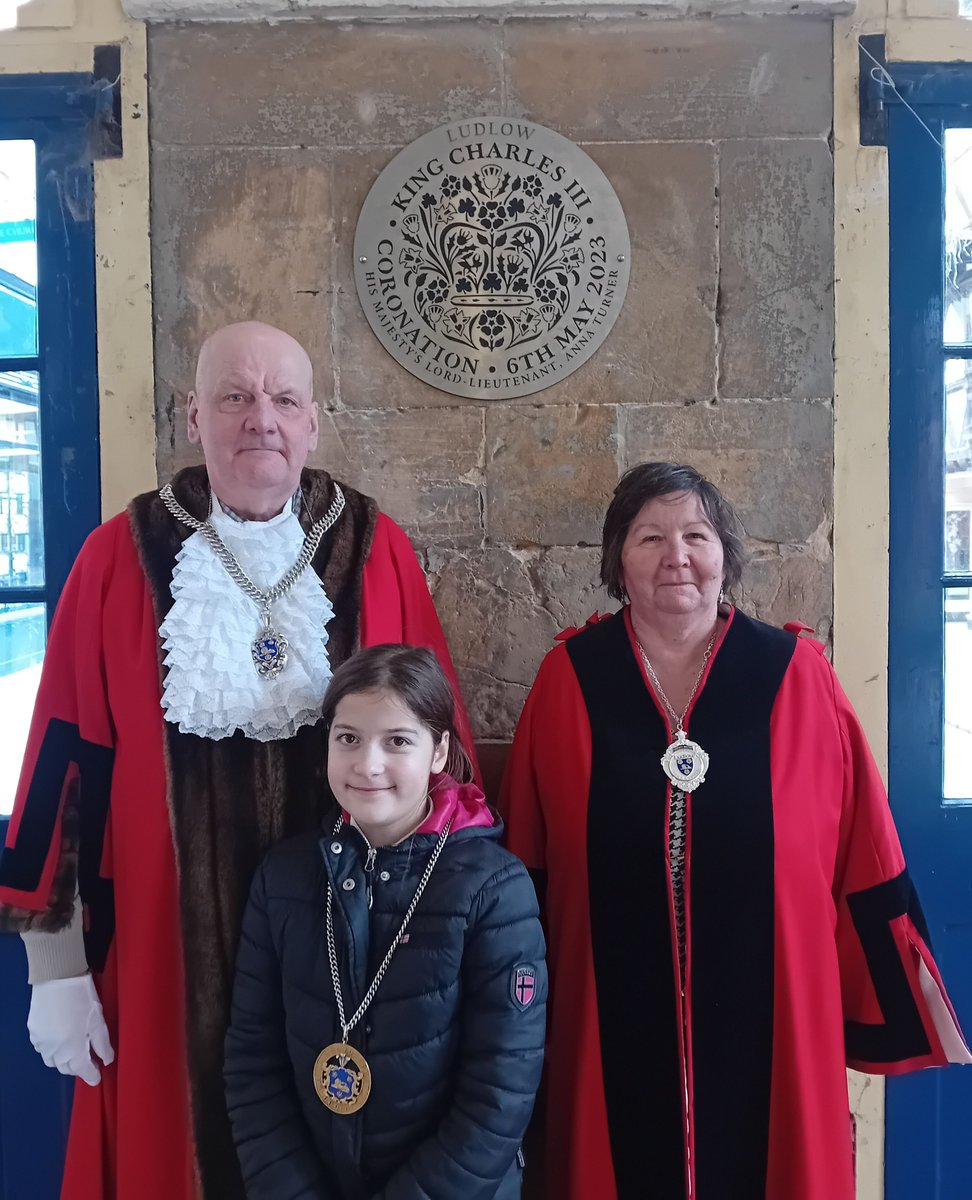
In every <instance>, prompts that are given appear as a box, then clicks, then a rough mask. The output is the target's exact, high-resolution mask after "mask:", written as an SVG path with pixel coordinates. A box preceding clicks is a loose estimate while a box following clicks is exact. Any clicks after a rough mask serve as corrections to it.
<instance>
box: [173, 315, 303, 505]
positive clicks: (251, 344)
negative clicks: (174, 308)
mask: <svg viewBox="0 0 972 1200" xmlns="http://www.w3.org/2000/svg"><path fill="white" fill-rule="evenodd" d="M188 434H189V441H190V442H192V443H193V444H196V443H199V444H201V445H202V448H203V454H204V455H205V457H206V468H207V470H208V472H209V481H210V483H211V485H212V488H213V491H214V492H215V493H216V495H217V496H218V497H219V499H220V500H222V501H223V503H224V504H227V505H229V507H230V508H232V509H233V510H234V511H235V512H236V513H238V514H239V515H240V516H241V517H246V518H249V519H253V520H261V519H262V520H265V519H268V518H269V517H272V516H275V515H276V514H277V513H279V512H280V511H281V509H282V508H283V506H284V505H285V504H286V502H287V499H288V498H289V497H290V496H292V495H293V493H294V491H295V490H296V488H297V485H298V483H299V481H300V472H301V470H302V469H303V467H304V464H305V463H306V461H307V456H308V454H309V453H310V452H311V450H313V449H314V447H315V446H316V445H317V405H316V404H315V403H314V398H313V373H312V369H311V364H310V360H309V359H308V357H307V355H306V353H305V352H304V350H303V349H302V348H301V347H300V345H299V344H298V343H297V342H296V341H294V339H293V338H292V337H290V336H289V334H286V333H284V332H283V331H282V330H279V329H274V328H272V327H271V326H269V325H261V324H258V323H256V322H246V323H244V324H240V325H230V326H228V327H227V328H225V329H221V330H219V331H218V332H217V333H215V334H213V336H212V337H211V338H209V339H208V341H207V342H206V343H205V345H204V346H203V348H202V351H201V352H200V355H199V363H198V366H197V369H196V388H195V391H193V392H190V394H189V413H188Z"/></svg>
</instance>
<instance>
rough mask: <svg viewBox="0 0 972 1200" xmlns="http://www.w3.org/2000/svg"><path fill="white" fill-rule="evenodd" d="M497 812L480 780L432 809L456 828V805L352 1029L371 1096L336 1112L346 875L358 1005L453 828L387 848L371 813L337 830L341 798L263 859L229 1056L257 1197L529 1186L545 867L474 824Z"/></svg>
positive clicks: (348, 948)
mask: <svg viewBox="0 0 972 1200" xmlns="http://www.w3.org/2000/svg"><path fill="white" fill-rule="evenodd" d="M450 783H451V781H450ZM488 812H489V810H487V809H486V808H485V806H484V804H483V801H482V798H481V796H480V794H479V793H478V791H477V790H476V789H475V788H472V787H471V785H464V786H461V787H460V786H457V785H455V784H452V785H451V786H450V787H447V788H443V789H440V790H439V791H437V793H436V803H435V812H434V815H433V817H432V819H431V820H432V823H433V825H434V826H435V828H441V827H442V825H444V822H445V820H446V819H447V817H448V816H449V815H450V814H451V815H452V816H453V830H452V832H450V834H449V837H448V839H447V841H446V844H445V847H444V848H443V851H442V854H441V856H440V858H439V860H438V863H437V864H436V866H435V869H434V871H433V872H432V876H431V878H430V880H429V883H428V886H427V887H426V889H425V892H424V893H423V895H422V898H421V900H420V902H419V905H418V907H417V909H416V910H415V914H414V915H413V917H412V919H411V922H410V923H409V927H408V939H407V941H405V942H404V943H403V944H402V945H400V946H399V948H398V949H397V951H396V952H395V955H394V957H393V958H392V961H391V964H390V966H389V968H388V971H387V974H386V975H385V977H384V979H383V980H382V983H381V986H380V987H379V988H378V992H377V994H376V996H375V998H374V1000H373V1001H372V1003H371V1006H370V1007H369V1009H368V1011H367V1013H366V1015H365V1016H364V1017H363V1018H362V1020H361V1022H360V1024H358V1025H356V1026H355V1028H354V1029H353V1030H352V1031H351V1034H350V1036H349V1039H348V1040H349V1041H350V1042H351V1044H352V1045H354V1046H356V1047H357V1048H358V1049H359V1050H360V1051H361V1052H362V1053H363V1054H364V1056H365V1057H366V1059H367V1062H368V1065H369V1066H370V1068H371V1073H372V1090H371V1095H370V1098H369V1099H368V1101H367V1103H366V1104H365V1106H364V1107H363V1108H361V1109H359V1110H358V1112H357V1113H354V1114H341V1115H336V1114H332V1113H331V1112H330V1111H329V1110H328V1109H326V1108H325V1107H324V1105H323V1104H322V1103H321V1101H320V1100H319V1099H318V1097H317V1093H316V1091H315V1089H314V1081H313V1067H314V1063H315V1060H316V1059H317V1056H318V1054H319V1053H320V1051H321V1050H322V1049H323V1048H324V1047H325V1046H327V1045H329V1044H330V1043H332V1042H339V1041H340V1040H341V1029H340V1024H339V1021H338V1015H337V1006H336V1004H335V1000H334V988H333V984H332V982H331V975H330V969H329V966H328V957H327V945H326V941H325V931H324V913H325V896H326V886H327V881H328V880H330V882H331V886H332V888H333V896H334V900H333V911H334V932H335V941H336V945H337V953H338V962H339V963H340V964H341V982H342V987H343V991H344V1005H345V1013H346V1014H347V1015H348V1016H350V1014H352V1013H353V1012H354V1011H355V1009H356V1008H357V1006H358V1004H359V1003H360V1001H361V999H362V997H363V996H364V993H365V991H366V990H367V988H368V986H369V985H370V983H371V981H372V979H373V978H374V975H375V972H376V970H377V969H378V966H379V965H380V963H381V960H382V958H383V957H384V955H385V953H386V951H387V949H388V947H389V945H390V944H391V941H392V939H393V938H394V936H395V934H396V933H397V932H398V929H399V927H400V925H401V920H402V916H403V915H404V912H405V909H406V908H407V906H408V904H409V902H410V901H411V899H412V897H413V895H414V894H415V890H416V888H417V886H418V883H419V880H420V879H421V876H422V873H423V872H424V870H425V867H426V865H427V864H428V861H429V857H430V855H431V853H432V850H433V848H434V847H435V844H436V841H437V840H438V839H437V834H436V833H435V832H428V833H426V832H420V833H416V834H414V835H413V836H412V837H411V838H409V839H407V840H406V841H405V842H403V843H402V844H400V845H398V846H390V847H382V848H380V849H378V850H377V852H376V853H375V854H374V856H373V861H371V862H370V863H369V856H368V846H367V843H366V842H365V839H364V838H363V837H362V835H361V834H360V833H359V832H358V831H357V830H355V829H353V828H352V827H351V826H349V825H344V826H342V828H341V829H340V830H339V831H338V832H337V833H332V830H333V828H334V824H335V821H336V819H337V817H338V815H339V810H337V809H335V810H334V813H333V814H332V815H331V816H330V817H329V818H328V821H327V822H326V823H325V826H324V833H323V835H322V836H318V835H314V834H312V835H308V836H303V837H298V838H293V839H290V840H288V841H285V842H281V843H280V844H279V845H277V846H276V847H274V849H273V850H271V852H270V854H269V855H268V856H267V858H266V859H265V861H264V863H263V865H262V866H261V867H260V870H259V871H258V872H257V875H256V878H255V879H254V882H253V887H252V891H251V894H250V900H249V905H248V908H247V911H246V915H245V917H244V921H243V932H242V937H241V942H240V948H239V954H238V957H237V969H236V982H235V988H234V994H233V1010H232V1017H231V1023H230V1029H229V1032H228V1034H227V1038H226V1069H225V1076H226V1094H227V1101H228V1106H229V1113H230V1117H231V1119H232V1122H233V1136H234V1139H235V1141H236V1146H237V1151H238V1153H239V1157H240V1162H241V1164H242V1167H243V1177H244V1179H245V1181H246V1189H247V1196H248V1197H249V1198H250V1200H515V1198H516V1197H519V1195H520V1181H521V1163H522V1158H521V1156H520V1155H519V1154H518V1151H519V1148H520V1142H521V1139H522V1137H523V1134H524V1132H525V1130H526V1127H527V1123H528V1121H529V1119H530V1114H531V1111H532V1109H533V1102H534V1096H535V1093H536V1089H537V1086H538V1084H539V1081H540V1071H541V1065H542V1060H543V1043H544V1032H545V1029H544V1027H545V1006H546V994H547V979H546V970H545V966H544V943H543V934H542V932H541V929H540V923H539V919H538V911H537V901H536V895H535V893H534V890H533V885H532V883H531V882H530V878H529V876H528V875H527V873H526V870H525V869H524V867H523V865H522V864H521V863H520V861H519V860H518V859H516V858H514V857H513V855H512V854H510V853H509V852H508V851H507V850H504V849H503V848H502V847H501V846H500V844H499V838H500V834H501V829H502V826H501V822H500V820H499V818H498V817H496V816H495V814H494V815H493V823H492V824H491V825H485V824H476V823H474V822H482V821H484V820H488V819H489V818H488V817H487V816H486V814H487V813H488ZM436 823H437V824H436ZM424 828H425V827H424V826H423V829H424ZM366 867H368V868H369V869H367V870H366ZM369 894H370V897H371V907H370V910H369ZM518 984H519V986H518ZM524 1002H526V1003H524Z"/></svg>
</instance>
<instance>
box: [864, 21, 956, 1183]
mask: <svg viewBox="0 0 972 1200" xmlns="http://www.w3.org/2000/svg"><path fill="white" fill-rule="evenodd" d="M862 40H863V41H870V42H871V49H872V51H873V50H874V49H875V45H874V43H875V41H880V39H862ZM886 71H887V73H888V75H887V78H885V79H884V85H883V86H882V84H881V81H880V78H879V79H878V81H877V82H876V85H875V80H874V79H873V78H872V64H871V63H870V61H865V58H864V56H863V55H862V71H861V82H862V87H861V99H862V122H861V126H862V141H867V140H883V138H881V137H880V136H879V137H877V138H869V135H873V134H874V132H875V129H877V131H878V133H879V134H880V128H881V126H882V125H883V127H884V134H885V136H886V144H887V146H888V162H889V183H890V294H889V303H890V361H891V379H890V446H889V451H890V470H891V478H890V495H891V512H890V518H891V523H890V529H891V545H890V564H889V583H890V613H889V619H890V623H889V648H888V650H889V652H888V665H889V682H888V688H889V694H888V720H889V728H888V733H889V747H888V748H889V785H890V794H891V805H892V808H893V811H894V815H895V820H896V822H897V825H898V829H899V832H900V834H901V839H902V842H903V844H904V850H905V855H906V858H907V859H908V862H909V867H910V869H911V873H912V875H913V877H914V878H915V880H916V882H917V885H918V890H919V893H920V894H921V897H922V901H923V905H924V908H925V912H926V916H927V917H928V923H929V930H930V933H931V937H932V940H933V942H934V943H935V949H936V952H937V958H938V962H939V965H940V966H941V969H942V972H943V974H944V977H945V981H946V984H947V986H948V988H949V992H950V995H951V998H952V1001H953V1003H954V1004H955V1007H956V1010H957V1013H958V1017H959V1020H960V1022H964V1028H965V1032H966V1035H967V1036H968V1035H969V1034H970V1032H972V870H970V863H972V796H969V795H963V794H960V792H959V794H956V788H955V787H954V786H949V787H947V786H946V780H945V776H944V764H945V737H944V731H945V718H946V691H945V666H946V645H947V643H946V637H947V633H948V631H949V628H950V626H949V624H948V622H949V621H951V620H953V619H954V618H955V617H956V611H955V610H956V601H958V600H959V599H960V593H959V590H958V589H961V588H966V587H970V586H972V572H970V571H969V568H968V566H967V565H966V566H965V569H964V571H963V570H962V565H963V562H964V561H965V560H964V558H963V556H962V555H954V554H950V552H949V550H948V547H947V541H948V536H949V529H950V528H951V529H952V533H954V534H955V536H956V537H957V536H958V535H959V534H960V533H961V532H962V531H963V530H964V525H963V524H962V522H954V521H952V522H951V523H949V522H948V521H947V520H946V500H945V498H946V486H945V485H946V474H947V471H948V468H949V467H950V466H953V465H954V462H955V461H956V460H955V458H954V454H953V451H950V450H948V449H947V446H948V440H947V437H946V417H947V415H948V408H947V401H948V399H949V398H948V397H947V395H946V367H947V364H958V365H959V367H961V364H962V363H963V362H964V361H965V360H968V359H972V344H970V342H972V338H968V337H966V338H963V339H960V341H959V342H958V344H950V343H949V342H947V341H946V340H945V332H946V330H945V313H946V295H947V286H954V285H955V283H956V277H955V275H954V271H953V273H952V275H951V277H950V278H949V277H948V276H947V272H946V238H945V206H946V165H945V153H944V146H945V143H946V135H947V134H948V132H949V131H951V130H960V129H966V128H968V129H972V66H969V65H966V64H945V65H941V64H929V63H910V64H899V63H894V64H886ZM874 74H877V75H878V76H879V77H880V72H874ZM889 80H890V81H891V82H893V87H891V86H888V84H889ZM953 267H954V264H953ZM949 369H950V370H951V368H949ZM951 373H952V376H953V377H954V375H955V372H954V371H951ZM958 374H959V375H962V374H964V371H962V370H960V371H959V372H958ZM949 388H951V384H949ZM949 436H952V435H951V434H950V435H949ZM953 450H954V447H953ZM966 524H967V522H966ZM967 549H968V547H966V550H967ZM949 654H950V656H951V651H949ZM965 688H966V689H967V690H968V694H969V695H970V696H972V670H970V671H969V677H968V678H967V680H966V682H965ZM960 752H961V753H964V750H962V751H960ZM950 753H951V751H950ZM963 772H964V767H963ZM960 791H961V790H960ZM970 1122H972V1071H970V1070H969V1068H965V1069H958V1068H952V1069H950V1070H946V1071H928V1072H922V1073H920V1074H918V1075H914V1076H910V1077H903V1078H900V1079H891V1080H889V1083H888V1092H887V1124H886V1139H885V1196H886V1198H887V1200H914V1198H915V1197H919V1196H920V1197H922V1200H954V1198H955V1197H958V1196H965V1195H968V1194H969V1180H970V1178H972V1144H970V1141H969V1137H968V1129H969V1126H970Z"/></svg>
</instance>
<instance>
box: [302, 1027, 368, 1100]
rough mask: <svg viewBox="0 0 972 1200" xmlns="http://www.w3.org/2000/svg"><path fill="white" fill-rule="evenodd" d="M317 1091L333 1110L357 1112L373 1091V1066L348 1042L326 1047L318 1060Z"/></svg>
mask: <svg viewBox="0 0 972 1200" xmlns="http://www.w3.org/2000/svg"><path fill="white" fill-rule="evenodd" d="M314 1090H315V1091H316V1092H317V1095H318V1098H319V1099H320V1101H321V1103H322V1104H323V1105H324V1106H325V1107H326V1108H329V1109H330V1110H331V1112H332V1113H338V1114H344V1113H355V1112H357V1111H358V1109H359V1108H364V1106H365V1104H366V1103H367V1101H368V1097H369V1095H370V1094H371V1068H370V1067H369V1066H368V1063H367V1061H366V1059H365V1057H364V1055H363V1054H362V1053H361V1052H360V1051H358V1050H355V1048H354V1046H349V1045H348V1043H347V1042H334V1043H332V1044H331V1045H330V1046H325V1047H324V1049H323V1050H322V1051H321V1052H320V1054H318V1056H317V1061H316V1062H315V1063H314Z"/></svg>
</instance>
